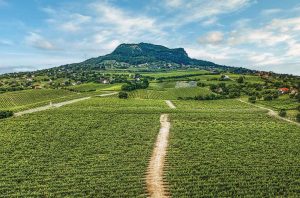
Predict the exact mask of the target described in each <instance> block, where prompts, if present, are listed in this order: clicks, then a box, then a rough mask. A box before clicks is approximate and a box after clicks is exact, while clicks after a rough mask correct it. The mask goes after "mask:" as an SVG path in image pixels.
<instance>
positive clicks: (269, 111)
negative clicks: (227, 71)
mask: <svg viewBox="0 0 300 198" xmlns="http://www.w3.org/2000/svg"><path fill="white" fill-rule="evenodd" d="M238 101H240V102H242V103H246V104H249V105H252V106H254V107H257V108H260V109H264V110H267V111H268V115H270V116H272V117H275V118H277V119H280V120H284V121H286V122H290V123H293V124H296V125H298V126H300V123H297V122H295V121H293V120H289V119H287V118H283V117H280V116H279V115H278V114H277V113H276V112H275V111H273V110H272V109H269V108H266V107H262V106H259V105H255V104H252V103H249V102H246V101H243V100H241V99H238Z"/></svg>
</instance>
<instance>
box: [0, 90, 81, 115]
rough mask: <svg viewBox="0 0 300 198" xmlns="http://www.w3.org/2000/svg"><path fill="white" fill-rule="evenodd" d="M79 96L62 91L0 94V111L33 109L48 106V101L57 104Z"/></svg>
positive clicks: (26, 91)
mask: <svg viewBox="0 0 300 198" xmlns="http://www.w3.org/2000/svg"><path fill="white" fill-rule="evenodd" d="M77 97H82V96H81V95H79V94H77V93H74V92H71V91H67V90H63V89H42V90H25V91H16V92H8V93H3V94H0V110H1V109H5V110H14V111H19V110H22V109H28V108H33V107H36V106H42V105H46V104H49V102H50V101H53V102H58V101H63V100H68V99H71V98H77Z"/></svg>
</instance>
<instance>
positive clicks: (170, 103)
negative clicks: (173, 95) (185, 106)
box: [166, 100, 176, 109]
mask: <svg viewBox="0 0 300 198" xmlns="http://www.w3.org/2000/svg"><path fill="white" fill-rule="evenodd" d="M166 103H167V105H168V106H169V107H170V108H171V109H176V107H175V105H174V104H173V102H172V101H171V100H166Z"/></svg>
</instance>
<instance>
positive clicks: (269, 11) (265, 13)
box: [261, 9, 282, 16]
mask: <svg viewBox="0 0 300 198" xmlns="http://www.w3.org/2000/svg"><path fill="white" fill-rule="evenodd" d="M280 12H282V10H281V9H265V10H263V11H261V15H263V16H269V15H274V14H278V13H280Z"/></svg>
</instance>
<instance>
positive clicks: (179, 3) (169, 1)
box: [166, 0, 184, 8]
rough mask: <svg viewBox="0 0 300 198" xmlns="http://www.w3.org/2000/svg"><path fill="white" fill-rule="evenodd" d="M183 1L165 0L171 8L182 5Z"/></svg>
mask: <svg viewBox="0 0 300 198" xmlns="http://www.w3.org/2000/svg"><path fill="white" fill-rule="evenodd" d="M183 3H184V2H183V1H182V0H168V1H166V5H167V6H169V7H172V8H178V7H180V6H182V4H183Z"/></svg>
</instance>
